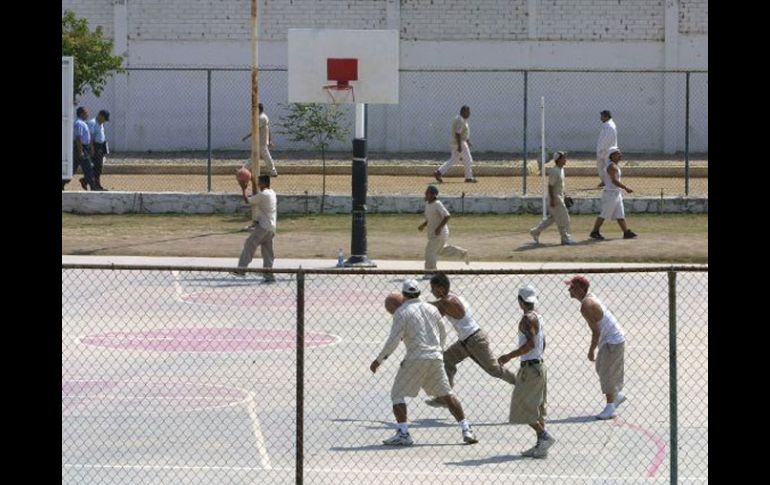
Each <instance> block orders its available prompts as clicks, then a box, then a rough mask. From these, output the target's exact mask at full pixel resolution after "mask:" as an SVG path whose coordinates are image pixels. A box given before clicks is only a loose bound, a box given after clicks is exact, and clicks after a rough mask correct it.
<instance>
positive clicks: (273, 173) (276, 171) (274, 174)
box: [270, 169, 278, 177]
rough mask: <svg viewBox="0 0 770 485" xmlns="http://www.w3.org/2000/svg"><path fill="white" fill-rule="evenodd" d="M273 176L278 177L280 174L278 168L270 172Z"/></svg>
mask: <svg viewBox="0 0 770 485" xmlns="http://www.w3.org/2000/svg"><path fill="white" fill-rule="evenodd" d="M270 176H271V177H277V176H278V170H275V169H273V171H272V172H270Z"/></svg>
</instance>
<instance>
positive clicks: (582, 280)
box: [565, 276, 591, 300]
mask: <svg viewBox="0 0 770 485" xmlns="http://www.w3.org/2000/svg"><path fill="white" fill-rule="evenodd" d="M565 283H566V284H567V285H568V289H569V296H571V297H572V298H575V299H576V300H582V299H583V298H585V296H586V293H588V287H589V286H591V284H590V283H589V282H588V278H586V277H585V276H575V277H573V278H570V279H568V280H567V281H565Z"/></svg>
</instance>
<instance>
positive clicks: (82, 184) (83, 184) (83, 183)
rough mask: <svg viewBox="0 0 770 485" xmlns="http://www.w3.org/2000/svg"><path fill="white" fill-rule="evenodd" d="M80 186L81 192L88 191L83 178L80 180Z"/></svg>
mask: <svg viewBox="0 0 770 485" xmlns="http://www.w3.org/2000/svg"><path fill="white" fill-rule="evenodd" d="M80 186H81V187H83V190H88V183H87V182H86V179H85V178H84V177H82V178H81V179H80Z"/></svg>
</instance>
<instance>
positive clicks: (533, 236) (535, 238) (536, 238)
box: [529, 229, 540, 244]
mask: <svg viewBox="0 0 770 485" xmlns="http://www.w3.org/2000/svg"><path fill="white" fill-rule="evenodd" d="M529 235H530V236H532V239H534V240H535V244H540V234H538V233H536V232H535V230H534V229H530V230H529Z"/></svg>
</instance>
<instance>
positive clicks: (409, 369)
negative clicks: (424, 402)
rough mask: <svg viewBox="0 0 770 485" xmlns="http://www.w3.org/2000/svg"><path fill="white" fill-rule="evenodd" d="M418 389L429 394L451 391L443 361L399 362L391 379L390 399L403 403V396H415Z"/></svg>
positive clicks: (442, 394)
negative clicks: (394, 376) (394, 378)
mask: <svg viewBox="0 0 770 485" xmlns="http://www.w3.org/2000/svg"><path fill="white" fill-rule="evenodd" d="M420 389H423V390H425V392H426V393H427V394H428V395H429V396H447V395H449V394H451V393H452V388H451V387H450V386H449V378H447V375H446V371H445V370H444V361H443V360H441V359H431V360H405V361H403V362H401V366H400V367H399V368H398V373H397V374H396V380H395V381H393V389H391V391H390V399H391V400H392V401H393V404H403V403H404V402H405V401H404V398H405V397H407V396H409V397H416V396H417V393H419V392H420Z"/></svg>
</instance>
